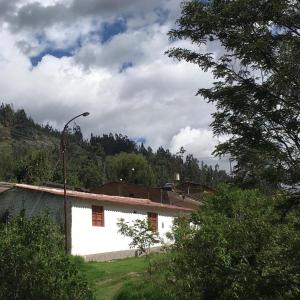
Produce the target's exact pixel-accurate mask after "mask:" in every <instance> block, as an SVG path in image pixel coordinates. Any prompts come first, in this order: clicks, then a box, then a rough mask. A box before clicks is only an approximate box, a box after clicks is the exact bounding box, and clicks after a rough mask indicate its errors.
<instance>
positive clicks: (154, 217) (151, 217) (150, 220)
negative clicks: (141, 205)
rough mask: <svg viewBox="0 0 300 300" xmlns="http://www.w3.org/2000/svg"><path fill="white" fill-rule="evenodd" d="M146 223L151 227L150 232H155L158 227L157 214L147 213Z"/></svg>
mask: <svg viewBox="0 0 300 300" xmlns="http://www.w3.org/2000/svg"><path fill="white" fill-rule="evenodd" d="M148 223H149V225H150V227H151V230H152V231H154V232H157V227H158V224H157V223H158V222H157V213H153V212H148Z"/></svg>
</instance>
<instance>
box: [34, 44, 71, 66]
mask: <svg viewBox="0 0 300 300" xmlns="http://www.w3.org/2000/svg"><path fill="white" fill-rule="evenodd" d="M74 50H75V49H74V48H69V49H51V48H47V49H45V50H43V51H42V52H41V53H39V54H37V55H35V56H31V57H30V61H31V64H32V66H34V67H36V66H37V65H38V63H39V62H40V61H41V60H42V59H43V57H44V56H45V55H52V56H54V57H57V58H62V57H64V56H66V57H70V56H73V55H74Z"/></svg>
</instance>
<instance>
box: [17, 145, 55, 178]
mask: <svg viewBox="0 0 300 300" xmlns="http://www.w3.org/2000/svg"><path fill="white" fill-rule="evenodd" d="M15 174H16V177H17V180H18V181H19V182H26V183H31V184H40V183H43V182H45V181H48V180H49V178H50V175H51V164H50V160H49V153H48V152H47V151H46V150H28V153H27V155H26V156H25V157H24V158H23V159H21V160H20V161H19V162H18V164H17V166H16V170H15Z"/></svg>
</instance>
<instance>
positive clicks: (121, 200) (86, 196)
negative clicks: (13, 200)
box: [15, 184, 192, 212]
mask: <svg viewBox="0 0 300 300" xmlns="http://www.w3.org/2000/svg"><path fill="white" fill-rule="evenodd" d="M15 187H17V188H20V189H27V190H31V191H37V192H44V193H49V194H52V195H58V196H63V195H64V190H63V189H59V188H50V187H44V186H35V185H29V184H15ZM67 196H68V197H73V198H78V199H80V200H95V201H101V202H108V203H116V204H122V205H135V206H143V207H150V208H163V209H167V210H174V211H187V212H188V211H192V209H189V208H184V207H177V206H174V205H168V204H160V203H156V202H152V201H150V200H148V199H141V198H130V197H120V196H108V195H103V194H92V193H85V192H78V191H73V190H67Z"/></svg>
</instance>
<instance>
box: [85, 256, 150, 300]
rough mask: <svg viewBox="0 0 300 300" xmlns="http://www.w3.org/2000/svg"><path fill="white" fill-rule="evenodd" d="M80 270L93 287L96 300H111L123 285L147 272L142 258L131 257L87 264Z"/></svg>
mask: <svg viewBox="0 0 300 300" xmlns="http://www.w3.org/2000/svg"><path fill="white" fill-rule="evenodd" d="M80 268H81V270H82V272H83V273H84V274H85V275H86V277H87V279H88V280H89V281H90V282H91V283H92V284H93V285H94V288H95V295H96V299H97V300H98V299H113V297H114V296H115V295H116V294H117V293H118V291H119V290H120V289H121V288H122V287H123V286H124V285H125V284H128V283H130V282H131V281H136V280H137V279H138V278H139V276H140V274H142V273H144V272H145V271H146V270H147V264H146V262H145V259H144V258H143V257H138V258H135V257H132V258H126V259H122V260H114V261H111V262H88V263H84V264H82V265H81V267H80Z"/></svg>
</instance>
